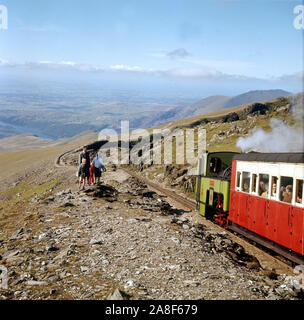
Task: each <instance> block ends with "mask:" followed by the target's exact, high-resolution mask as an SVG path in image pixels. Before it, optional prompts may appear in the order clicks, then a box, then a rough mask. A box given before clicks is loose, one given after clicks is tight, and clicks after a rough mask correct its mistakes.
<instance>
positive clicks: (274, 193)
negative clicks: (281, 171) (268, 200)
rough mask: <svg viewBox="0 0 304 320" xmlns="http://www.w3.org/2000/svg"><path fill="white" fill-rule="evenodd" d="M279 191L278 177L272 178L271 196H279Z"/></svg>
mask: <svg viewBox="0 0 304 320" xmlns="http://www.w3.org/2000/svg"><path fill="white" fill-rule="evenodd" d="M277 189H278V177H272V178H271V196H272V197H276V196H277Z"/></svg>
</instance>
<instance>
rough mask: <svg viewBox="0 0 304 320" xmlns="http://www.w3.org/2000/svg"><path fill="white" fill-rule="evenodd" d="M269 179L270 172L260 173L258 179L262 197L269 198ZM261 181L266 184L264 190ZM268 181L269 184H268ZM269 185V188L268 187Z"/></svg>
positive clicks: (259, 193) (259, 192)
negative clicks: (261, 187)
mask: <svg viewBox="0 0 304 320" xmlns="http://www.w3.org/2000/svg"><path fill="white" fill-rule="evenodd" d="M269 181H270V175H269V174H268V173H260V174H259V179H258V196H259V197H262V198H267V199H268V198H269ZM261 182H263V184H264V191H263V189H262V190H261V189H260V185H261ZM266 183H267V184H266ZM266 185H267V186H268V188H267V187H266Z"/></svg>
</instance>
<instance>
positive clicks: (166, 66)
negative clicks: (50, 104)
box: [0, 0, 303, 93]
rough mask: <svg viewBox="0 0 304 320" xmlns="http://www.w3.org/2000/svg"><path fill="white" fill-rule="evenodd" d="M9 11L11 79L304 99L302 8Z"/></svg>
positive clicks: (166, 0) (164, 4) (62, 5)
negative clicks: (285, 93) (215, 86)
mask: <svg viewBox="0 0 304 320" xmlns="http://www.w3.org/2000/svg"><path fill="white" fill-rule="evenodd" d="M0 4H3V5H6V6H7V8H8V14H9V15H8V16H9V26H8V30H0V69H5V73H3V70H2V77H4V74H5V75H6V74H7V73H8V72H16V70H21V72H24V73H25V74H27V75H30V74H31V73H32V74H33V75H34V74H39V73H44V72H45V70H51V71H54V72H56V74H58V76H59V75H60V74H67V73H70V72H73V74H74V75H73V76H75V75H76V76H78V77H79V78H81V77H86V78H87V77H90V76H91V75H93V74H94V77H96V75H98V74H102V76H103V77H105V75H107V76H109V77H111V76H113V75H119V77H123V78H124V79H127V80H129V79H133V81H135V80H134V79H136V78H137V77H139V78H143V79H145V81H149V79H150V80H151V79H167V82H166V83H167V84H168V85H169V84H170V83H171V85H172V84H173V85H174V84H175V83H176V82H178V83H179V85H180V86H181V87H182V86H183V84H184V85H185V88H186V87H187V86H189V85H191V84H194V83H195V85H197V86H199V85H200V84H204V85H206V84H208V83H211V82H213V83H214V81H219V82H218V83H220V84H221V87H222V90H223V91H225V86H231V84H232V83H235V84H236V85H239V83H240V82H242V81H245V82H246V83H247V87H248V88H250V86H252V89H256V88H257V87H259V88H260V87H261V88H262V87H263V86H264V87H265V88H266V87H267V88H271V87H272V86H275V87H281V88H283V89H284V88H285V89H288V90H291V91H300V90H301V86H302V81H303V75H302V72H303V30H302V31H300V30H296V29H295V28H294V26H293V20H294V18H295V14H294V13H293V9H294V7H295V6H296V5H301V4H302V1H300V0H297V1H292V0H281V1H280V0H278V1H272V0H264V1H262V0H251V1H249V0H248V1H247V0H236V1H232V0H231V1H230V0H210V1H209V0H136V1H135V0H111V1H109V0H108V1H104V0H86V1H84V0H60V1H59V0H52V1H42V0H26V1H24V0H0ZM24 70H25V71H24ZM29 70H30V72H29ZM0 76H1V70H0ZM151 81H152V80H151ZM155 81H156V80H155ZM162 81H163V80H162ZM258 83H259V85H258ZM247 87H246V88H247ZM220 90H221V89H220V88H219V91H220ZM244 90H245V87H244ZM228 91H229V90H228ZM219 93H220V92H219Z"/></svg>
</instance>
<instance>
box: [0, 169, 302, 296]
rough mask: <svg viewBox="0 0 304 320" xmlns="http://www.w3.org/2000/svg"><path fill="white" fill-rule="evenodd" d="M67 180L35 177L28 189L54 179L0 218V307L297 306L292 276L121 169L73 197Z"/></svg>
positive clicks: (69, 174) (68, 173)
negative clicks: (173, 302)
mask: <svg viewBox="0 0 304 320" xmlns="http://www.w3.org/2000/svg"><path fill="white" fill-rule="evenodd" d="M74 171H75V169H74V168H56V169H54V168H52V166H51V164H50V165H49V167H48V168H43V169H40V171H39V170H38V171H36V172H35V174H34V175H33V176H32V177H34V178H33V179H34V181H32V182H35V183H38V181H37V180H39V181H40V183H43V182H45V181H48V179H50V177H52V179H54V177H55V178H56V177H61V179H62V180H61V182H58V183H57V184H55V185H54V186H52V188H51V189H50V190H47V191H45V192H43V193H42V194H38V193H36V194H35V195H33V196H32V197H31V198H29V199H28V200H23V201H20V202H14V206H13V207H10V206H7V207H5V206H4V207H2V210H0V265H2V266H5V267H6V268H7V270H8V276H9V282H8V290H0V299H298V298H299V294H298V293H297V292H296V291H295V290H294V289H293V287H292V283H291V282H292V279H293V278H292V277H290V276H286V275H277V274H276V273H274V272H271V271H269V270H263V269H262V268H261V266H260V265H259V262H258V261H257V260H256V259H255V258H254V257H252V256H250V255H248V254H247V253H246V252H245V250H244V248H243V247H241V246H240V245H238V244H236V243H235V242H233V241H232V240H231V239H230V238H229V236H228V234H226V232H225V231H218V229H212V228H209V227H206V226H205V225H203V224H202V223H199V222H198V220H197V213H195V212H190V211H188V210H186V209H185V208H183V207H181V206H178V205H176V204H174V203H172V202H170V201H169V200H168V199H167V198H165V197H164V196H162V195H160V194H157V193H155V192H154V191H152V190H149V189H148V188H147V186H145V185H143V184H142V183H139V182H138V181H137V180H135V179H134V178H131V177H130V176H128V175H127V174H126V173H124V172H123V171H122V170H120V169H118V170H114V171H108V172H107V174H106V175H105V177H104V179H103V181H102V183H101V184H100V185H98V186H94V187H88V188H87V189H86V190H85V191H80V192H79V191H78V188H77V185H76V183H75V180H76V177H75V172H74ZM19 183H20V182H19ZM2 197H3V196H2ZM14 197H22V194H19V195H14ZM13 199H15V198H13ZM2 201H3V203H5V201H8V199H6V198H2ZM10 201H12V199H10Z"/></svg>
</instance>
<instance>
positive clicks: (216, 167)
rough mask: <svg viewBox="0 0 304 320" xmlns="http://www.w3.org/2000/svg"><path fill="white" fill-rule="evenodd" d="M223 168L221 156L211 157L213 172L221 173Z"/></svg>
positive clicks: (211, 169)
mask: <svg viewBox="0 0 304 320" xmlns="http://www.w3.org/2000/svg"><path fill="white" fill-rule="evenodd" d="M221 170H222V160H221V159H220V158H211V160H210V171H211V172H213V173H219V172H220V171H221Z"/></svg>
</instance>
